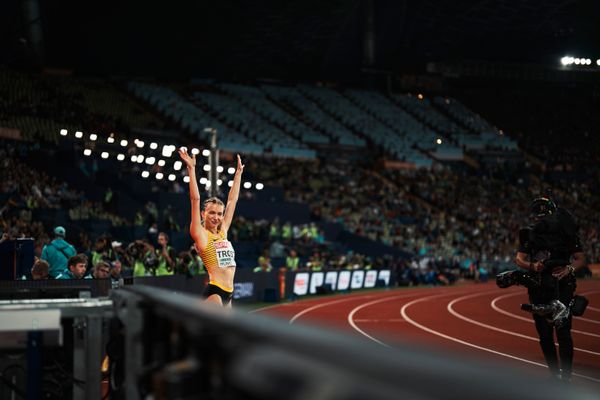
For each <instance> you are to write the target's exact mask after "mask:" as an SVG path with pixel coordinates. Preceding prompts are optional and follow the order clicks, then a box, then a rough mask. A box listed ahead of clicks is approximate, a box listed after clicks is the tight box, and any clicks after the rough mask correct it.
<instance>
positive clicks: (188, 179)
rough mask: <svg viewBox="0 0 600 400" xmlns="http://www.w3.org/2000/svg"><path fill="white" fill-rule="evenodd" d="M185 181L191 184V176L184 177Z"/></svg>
mask: <svg viewBox="0 0 600 400" xmlns="http://www.w3.org/2000/svg"><path fill="white" fill-rule="evenodd" d="M183 181H184V182H185V183H190V177H189V176H187V175H186V176H184V177H183Z"/></svg>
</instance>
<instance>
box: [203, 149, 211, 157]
mask: <svg viewBox="0 0 600 400" xmlns="http://www.w3.org/2000/svg"><path fill="white" fill-rule="evenodd" d="M202 155H203V156H204V157H208V156H210V150H209V149H204V150H202Z"/></svg>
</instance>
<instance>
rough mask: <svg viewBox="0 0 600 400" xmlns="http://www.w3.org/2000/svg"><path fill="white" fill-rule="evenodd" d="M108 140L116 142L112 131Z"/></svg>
mask: <svg viewBox="0 0 600 400" xmlns="http://www.w3.org/2000/svg"><path fill="white" fill-rule="evenodd" d="M106 141H107V142H108V143H114V142H115V138H114V136H113V135H112V133H111V134H110V136H109V137H108V138H107V139H106Z"/></svg>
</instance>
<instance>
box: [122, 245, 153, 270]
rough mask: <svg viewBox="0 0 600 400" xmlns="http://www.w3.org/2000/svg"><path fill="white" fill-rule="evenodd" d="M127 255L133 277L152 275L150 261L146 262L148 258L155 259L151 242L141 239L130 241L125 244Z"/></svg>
mask: <svg viewBox="0 0 600 400" xmlns="http://www.w3.org/2000/svg"><path fill="white" fill-rule="evenodd" d="M127 256H128V259H129V260H130V263H131V264H132V265H133V276H134V277H139V276H150V275H153V268H152V266H153V265H152V263H146V261H147V259H149V258H151V259H153V260H156V257H155V256H154V247H152V245H151V244H149V243H147V242H145V241H143V240H136V241H134V242H131V243H130V244H129V246H127Z"/></svg>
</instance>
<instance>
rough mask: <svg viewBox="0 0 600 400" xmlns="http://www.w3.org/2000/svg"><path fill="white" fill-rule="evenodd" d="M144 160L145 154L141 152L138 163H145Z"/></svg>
mask: <svg viewBox="0 0 600 400" xmlns="http://www.w3.org/2000/svg"><path fill="white" fill-rule="evenodd" d="M143 162H144V156H143V155H141V154H140V155H138V156H137V163H138V164H141V163H143Z"/></svg>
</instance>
